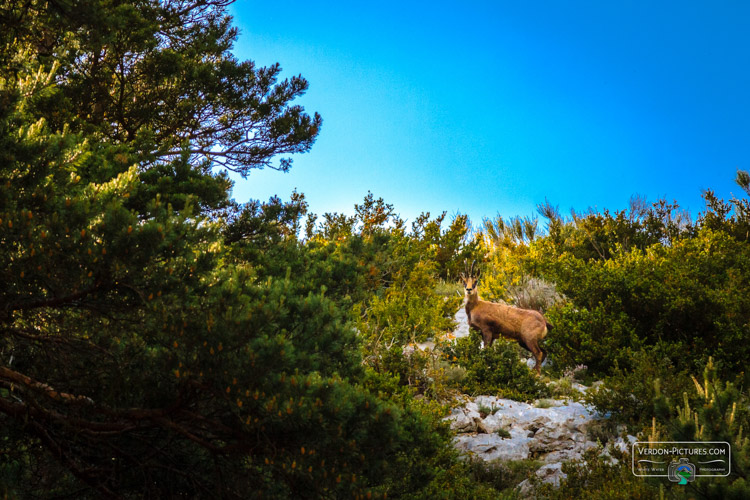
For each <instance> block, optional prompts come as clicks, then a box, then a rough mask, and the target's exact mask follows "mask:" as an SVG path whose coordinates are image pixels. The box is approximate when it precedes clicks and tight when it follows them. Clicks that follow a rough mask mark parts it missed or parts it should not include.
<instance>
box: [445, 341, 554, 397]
mask: <svg viewBox="0 0 750 500" xmlns="http://www.w3.org/2000/svg"><path fill="white" fill-rule="evenodd" d="M519 353H520V347H518V346H517V345H516V344H515V343H510V342H508V341H505V340H497V341H495V342H494V343H493V344H492V347H490V348H488V349H482V348H481V339H480V336H479V335H477V334H472V335H469V336H468V337H463V338H459V339H456V342H455V344H453V345H450V346H447V347H445V348H444V356H445V358H446V360H447V361H448V362H449V363H450V364H452V365H458V366H461V367H463V368H464V369H466V377H465V378H464V379H463V380H462V381H461V387H460V388H461V390H462V391H463V392H465V393H467V394H492V395H498V396H502V397H506V398H513V399H518V400H521V401H529V400H533V399H537V398H540V397H545V396H549V390H548V389H547V386H546V385H544V384H543V383H541V382H540V381H539V379H538V378H537V377H536V375H535V374H534V373H532V371H531V370H529V368H528V367H527V366H526V364H525V363H523V362H522V361H521V358H520V355H519Z"/></svg>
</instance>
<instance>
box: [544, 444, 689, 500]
mask: <svg viewBox="0 0 750 500" xmlns="http://www.w3.org/2000/svg"><path fill="white" fill-rule="evenodd" d="M613 456H614V457H615V458H617V459H618V460H619V463H617V464H612V463H610V462H608V460H607V458H606V457H604V456H602V455H600V451H599V450H596V449H593V450H589V451H587V452H586V453H585V454H584V457H583V460H582V461H578V462H568V463H566V464H563V466H562V471H563V472H564V473H565V474H567V476H568V477H567V478H566V479H564V480H563V481H562V482H561V483H560V486H559V487H558V488H554V487H552V485H549V484H539V485H538V486H537V489H536V490H535V491H534V497H535V498H545V499H550V500H552V499H560V500H563V499H569V498H591V499H597V500H605V499H606V500H620V499H621V500H630V499H642V500H651V499H654V498H660V488H659V486H658V484H657V483H655V482H653V480H651V481H649V480H646V479H643V478H639V477H636V476H634V475H633V472H632V471H631V469H630V461H629V459H628V457H627V456H625V455H623V454H622V453H619V452H617V451H615V452H614V453H613ZM679 498H682V497H679ZM688 498H689V497H688Z"/></svg>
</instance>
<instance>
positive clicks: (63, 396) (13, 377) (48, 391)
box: [0, 366, 94, 404]
mask: <svg viewBox="0 0 750 500" xmlns="http://www.w3.org/2000/svg"><path fill="white" fill-rule="evenodd" d="M0 378H2V379H5V380H7V381H10V382H13V383H16V384H19V385H23V386H25V387H28V388H30V389H34V390H37V391H40V392H42V393H43V394H44V395H46V396H47V397H49V398H51V399H54V400H56V401H60V400H62V401H65V402H68V403H86V404H93V403H94V402H93V401H92V400H91V398H89V397H87V396H75V395H73V394H68V393H66V392H59V391H56V390H55V389H53V388H52V387H51V386H49V385H48V384H45V383H43V382H38V381H36V380H34V379H32V378H31V377H27V376H26V375H24V374H23V373H19V372H17V371H15V370H11V369H10V368H6V367H4V366H0Z"/></svg>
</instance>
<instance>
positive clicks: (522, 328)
mask: <svg viewBox="0 0 750 500" xmlns="http://www.w3.org/2000/svg"><path fill="white" fill-rule="evenodd" d="M475 263H476V261H474V262H472V264H471V270H470V271H469V272H468V274H465V273H461V281H463V284H464V291H465V295H466V316H467V317H468V318H469V327H472V326H473V327H475V328H477V329H478V330H479V331H481V332H482V338H483V340H484V346H485V347H489V346H491V345H492V342H493V341H494V340H495V339H496V338H499V337H500V336H501V335H502V336H503V337H505V338H507V339H511V340H515V341H517V342H518V345H520V346H521V347H523V348H524V349H526V350H527V351H530V352H531V354H532V355H533V356H534V359H535V360H536V365H535V366H534V369H535V370H536V373H537V375H541V374H542V362H544V360H545V358H546V357H547V352H546V351H545V350H544V349H543V348H542V347H541V346H540V345H539V342H541V341H542V339H544V337H546V336H547V332H549V331H551V330H552V325H551V324H550V323H549V322H548V321H547V320H546V319H545V317H544V316H542V314H541V313H540V312H538V311H534V310H531V309H520V308H518V307H511V306H506V305H503V304H497V303H494V302H487V301H485V300H481V299H480V298H479V290H478V289H477V286H478V284H479V270H477V272H476V274H474V264H475Z"/></svg>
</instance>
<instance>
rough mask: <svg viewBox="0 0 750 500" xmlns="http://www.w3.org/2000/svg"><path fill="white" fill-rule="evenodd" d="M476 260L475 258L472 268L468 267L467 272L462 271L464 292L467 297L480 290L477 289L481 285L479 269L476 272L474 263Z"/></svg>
mask: <svg viewBox="0 0 750 500" xmlns="http://www.w3.org/2000/svg"><path fill="white" fill-rule="evenodd" d="M476 262H477V261H476V260H475V261H474V262H472V263H471V269H468V270H467V272H465V273H461V281H462V282H463V284H464V292H465V293H466V296H467V297H470V296H472V295H476V294H478V293H479V290H478V289H477V288H478V286H479V269H477V270H476V272H474V264H476Z"/></svg>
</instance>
